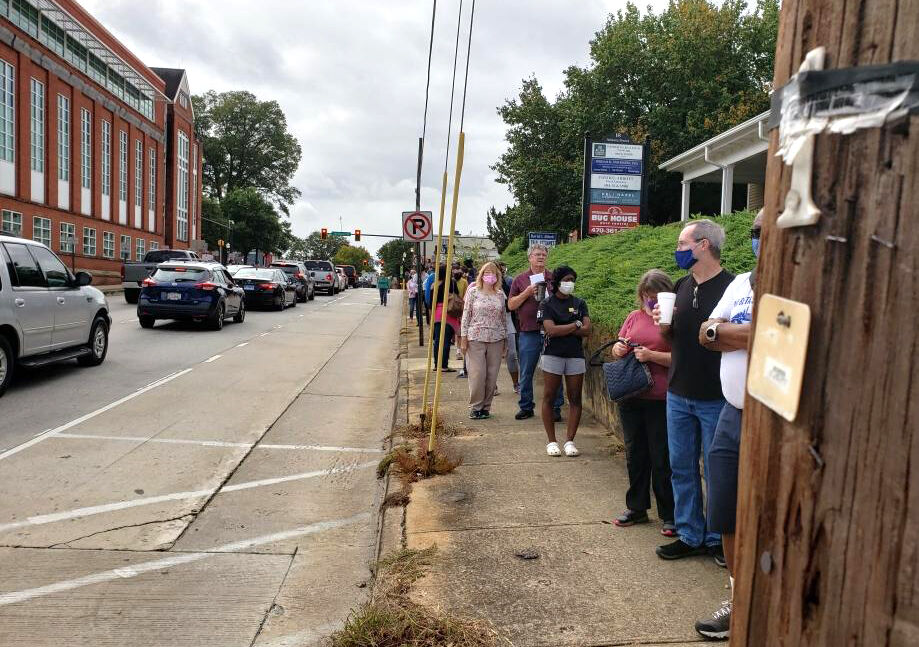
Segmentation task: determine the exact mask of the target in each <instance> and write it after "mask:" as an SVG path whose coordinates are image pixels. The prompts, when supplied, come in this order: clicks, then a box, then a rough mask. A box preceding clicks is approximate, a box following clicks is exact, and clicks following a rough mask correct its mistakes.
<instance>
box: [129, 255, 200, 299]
mask: <svg viewBox="0 0 919 647" xmlns="http://www.w3.org/2000/svg"><path fill="white" fill-rule="evenodd" d="M173 260H189V261H197V260H201V259H200V258H198V255H197V254H196V253H195V252H193V251H191V250H188V249H152V250H150V251H149V252H147V253H146V254H145V255H144V260H142V261H138V262H136V263H131V262H128V261H125V262H124V263H122V264H121V287H123V288H124V300H125V301H127V302H128V303H137V297H139V296H140V290H141V288H142V287H143V281H144V279H145V278H147V277H148V276H150V275H151V274H153V272H155V271H156V268H157V266H158V265H159V264H160V263H164V262H166V261H173Z"/></svg>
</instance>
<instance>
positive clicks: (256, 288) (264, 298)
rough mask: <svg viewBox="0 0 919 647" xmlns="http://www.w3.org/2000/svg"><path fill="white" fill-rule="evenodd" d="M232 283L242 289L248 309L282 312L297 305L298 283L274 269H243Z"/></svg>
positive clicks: (279, 270)
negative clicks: (259, 307)
mask: <svg viewBox="0 0 919 647" xmlns="http://www.w3.org/2000/svg"><path fill="white" fill-rule="evenodd" d="M233 281H234V282H235V283H236V284H237V285H238V286H240V287H241V288H242V289H243V292H244V294H245V299H246V304H247V305H248V306H250V307H254V306H266V307H268V306H270V307H273V308H274V309H276V310H283V309H284V308H286V307H287V306H291V307H296V305H297V290H298V288H299V286H300V282H299V281H298V279H296V278H294V277H291V276H288V275H287V274H286V273H285V272H284V271H283V270H281V269H278V268H276V267H253V268H243V269H241V270H239V271H238V272H237V273H236V276H234V277H233Z"/></svg>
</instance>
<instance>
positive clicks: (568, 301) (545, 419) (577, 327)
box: [536, 265, 590, 456]
mask: <svg viewBox="0 0 919 647" xmlns="http://www.w3.org/2000/svg"><path fill="white" fill-rule="evenodd" d="M577 276H578V275H577V272H575V271H574V270H573V269H571V268H570V267H568V266H565V265H563V266H561V267H559V268H557V269H556V270H555V271H554V272H553V273H552V284H553V285H554V286H555V292H554V294H552V296H550V297H549V298H548V299H545V300H544V301H543V302H542V303H541V304H540V305H539V312H538V314H537V315H536V320H537V321H538V322H539V323H541V324H542V329H543V334H544V335H545V341H544V344H543V353H542V358H541V359H540V362H539V365H540V367H541V368H542V373H543V396H542V424H543V427H545V429H546V436H547V437H548V440H549V443H548V444H547V445H546V453H548V454H549V456H561V455H562V450H561V449H560V448H559V446H558V441H557V440H556V438H555V417H554V412H553V409H552V407H553V404H554V401H555V396H556V393H557V391H558V387H559V385H560V384H561V381H562V377H563V376H564V379H565V387H566V388H567V390H568V429H567V435H566V438H565V455H566V456H577V455H578V454H579V453H580V452H578V448H577V447H576V446H575V444H574V436H575V434H576V433H577V432H578V424H580V422H581V391H582V390H583V386H584V373H585V372H586V371H587V362H586V361H585V359H584V338H585V337H587V336H589V335H590V317H589V316H588V313H587V304H586V303H584V301H583V300H581V299H579V298H577V297H576V296H573V294H572V293H573V292H574V282H575V279H577Z"/></svg>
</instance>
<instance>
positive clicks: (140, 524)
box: [19, 513, 195, 552]
mask: <svg viewBox="0 0 919 647" xmlns="http://www.w3.org/2000/svg"><path fill="white" fill-rule="evenodd" d="M194 517H195V515H194V514H193V513H192V514H183V515H180V516H178V517H172V518H170V519H154V520H153V521H140V522H138V523H128V524H125V525H123V526H116V527H115V528H106V529H104V530H97V531H95V532H91V533H89V534H88V535H83V536H82V537H76V538H75V539H68V540H67V541H59V542H57V543H54V544H51V545H50V546H47V548H49V549H50V548H72V546H70V545H69V544H73V543H76V542H78V541H83V540H84V539H89V538H90V537H96V536H98V535H104V534H106V533H110V532H117V531H119V530H126V529H128V528H142V527H143V526H151V525H154V524H163V523H169V522H170V521H182V520H184V519H187V520H188V523H189V524H190V523H191V522H192V521H194ZM172 544H173V542H170V543H169V546H170V547H171V546H172ZM19 548H24V547H23V546H19ZM88 550H99V549H97V548H94V549H88ZM165 550H168V548H161V549H154V550H152V551H139V552H161V551H165Z"/></svg>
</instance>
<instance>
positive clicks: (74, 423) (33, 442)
mask: <svg viewBox="0 0 919 647" xmlns="http://www.w3.org/2000/svg"><path fill="white" fill-rule="evenodd" d="M191 371H192V369H190V368H186V369H185V370H184V371H178V372H176V373H172V374H171V375H167V376H166V377H164V378H161V379H159V380H156V381H155V382H151V383H150V384H148V385H147V386H145V387H142V388H140V389H138V390H136V391H134V392H133V393H129V394H128V395H126V396H124V397H123V398H120V399H118V400H115V401H114V402H112V403H111V404H107V405H105V406H104V407H100V408H98V409H96V410H95V411H91V412H89V413H87V414H85V415H82V416H80V417H79V418H77V419H75V420H71V421H70V422H68V423H65V424H63V425H61V426H59V427H55V428H54V429H49V430H48V431H46V432H44V433H42V434H39V435H38V436H35V437H34V438H32V440H28V441H26V442H24V443H22V444H21V445H17V446H16V447H13V448H12V449H8V450H6V451H5V452H3V453H2V454H0V461H2V460H3V459H4V458H9V457H10V456H13V455H14V454H18V453H19V452H21V451H23V450H26V449H28V448H29V447H32V446H33V445H37V444H38V443H40V442H42V441H43V440H46V439H48V438H51V437H52V436H56V435H57V434H59V433H61V432H64V431H67V430H68V429H70V428H72V427H76V426H77V425H79V424H81V423H84V422H86V421H87V420H90V419H92V418H95V417H96V416H98V415H100V414H103V413H105V412H106V411H109V410H111V409H114V408H115V407H117V406H120V405H122V404H124V403H125V402H128V401H129V400H133V399H134V398H136V397H138V396H140V395H143V394H144V393H146V392H147V391H152V390H153V389H155V388H157V387H158V386H162V385H164V384H166V383H167V382H171V381H172V380H174V379H176V378H179V377H182V376H183V375H185V374H186V373H190V372H191Z"/></svg>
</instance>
